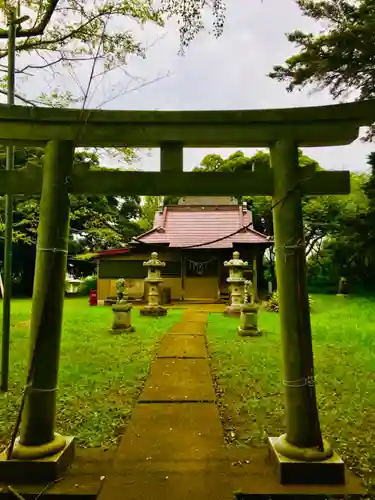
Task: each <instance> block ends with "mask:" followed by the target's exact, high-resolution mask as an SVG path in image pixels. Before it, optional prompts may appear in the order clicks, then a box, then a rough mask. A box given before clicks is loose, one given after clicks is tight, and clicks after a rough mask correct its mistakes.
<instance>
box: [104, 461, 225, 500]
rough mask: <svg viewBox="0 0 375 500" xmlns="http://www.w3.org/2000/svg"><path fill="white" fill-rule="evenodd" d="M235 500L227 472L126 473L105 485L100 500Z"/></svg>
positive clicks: (110, 479) (140, 470) (221, 470)
mask: <svg viewBox="0 0 375 500" xmlns="http://www.w3.org/2000/svg"><path fill="white" fill-rule="evenodd" d="M125 499H126V500H139V499H145V500H146V499H147V500H208V499H209V500H233V491H232V489H231V483H230V478H229V475H228V469H227V467H225V466H222V467H219V466H218V468H217V469H216V470H215V469H214V470H211V471H207V470H206V469H205V468H204V467H202V468H201V470H199V471H193V472H192V471H190V472H189V471H179V472H176V471H154V470H151V469H143V468H142V467H140V468H139V469H138V470H131V471H124V473H123V474H121V475H116V476H112V477H110V478H109V479H108V481H106V482H105V484H104V486H103V489H102V491H101V493H100V495H99V500H125Z"/></svg>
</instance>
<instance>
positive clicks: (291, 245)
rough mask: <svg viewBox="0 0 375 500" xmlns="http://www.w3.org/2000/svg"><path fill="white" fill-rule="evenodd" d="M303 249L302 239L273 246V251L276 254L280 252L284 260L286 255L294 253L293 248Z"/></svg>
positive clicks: (304, 246) (304, 245)
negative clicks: (281, 245)
mask: <svg viewBox="0 0 375 500" xmlns="http://www.w3.org/2000/svg"><path fill="white" fill-rule="evenodd" d="M301 248H302V249H303V250H305V248H306V244H305V242H304V240H303V239H301V238H300V239H298V240H297V241H296V242H295V243H292V242H291V243H288V244H286V245H284V246H283V247H282V248H280V247H276V248H275V253H276V254H281V255H282V256H283V257H284V261H285V262H286V259H287V258H288V257H291V256H293V255H294V250H299V249H301Z"/></svg>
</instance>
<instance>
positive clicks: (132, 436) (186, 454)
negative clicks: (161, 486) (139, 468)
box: [114, 403, 226, 472]
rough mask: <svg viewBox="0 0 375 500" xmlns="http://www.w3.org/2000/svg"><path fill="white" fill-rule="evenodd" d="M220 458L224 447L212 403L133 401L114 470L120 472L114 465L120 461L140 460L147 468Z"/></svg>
mask: <svg viewBox="0 0 375 500" xmlns="http://www.w3.org/2000/svg"><path fill="white" fill-rule="evenodd" d="M224 457H226V448H225V445H224V435H223V429H222V425H221V421H220V416H219V411H218V409H217V406H216V405H214V404H211V403H180V404H176V403H154V404H137V405H136V406H135V407H134V410H133V415H132V419H131V421H130V422H129V424H128V427H127V428H126V431H125V434H124V435H123V436H122V438H121V440H120V443H119V447H118V452H117V457H116V464H115V466H114V467H115V468H114V472H116V471H117V472H120V471H119V470H118V469H117V464H118V463H120V465H121V463H123V461H128V462H137V461H144V462H145V463H147V464H148V465H150V466H151V467H154V464H156V463H158V462H159V463H160V462H164V463H166V462H170V463H171V464H172V466H171V467H173V468H176V467H177V468H178V467H179V464H181V463H182V464H184V463H185V462H187V461H202V460H205V461H208V460H217V459H219V458H224ZM128 466H129V465H127V467H128ZM183 470H184V469H183Z"/></svg>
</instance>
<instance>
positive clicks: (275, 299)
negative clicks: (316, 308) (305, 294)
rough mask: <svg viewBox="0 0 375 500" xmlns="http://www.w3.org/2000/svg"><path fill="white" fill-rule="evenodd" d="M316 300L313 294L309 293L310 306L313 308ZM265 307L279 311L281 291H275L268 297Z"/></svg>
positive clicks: (268, 309)
mask: <svg viewBox="0 0 375 500" xmlns="http://www.w3.org/2000/svg"><path fill="white" fill-rule="evenodd" d="M313 303H314V301H313V300H312V298H311V296H310V295H309V308H310V309H311V307H312V305H313ZM265 309H266V311H270V312H279V292H273V294H272V295H271V297H270V298H269V299H268V301H267V302H266V304H265Z"/></svg>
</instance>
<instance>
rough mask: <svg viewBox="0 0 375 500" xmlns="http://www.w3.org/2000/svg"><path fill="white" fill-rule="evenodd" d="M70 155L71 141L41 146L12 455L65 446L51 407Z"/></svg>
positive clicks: (57, 352)
mask: <svg viewBox="0 0 375 500" xmlns="http://www.w3.org/2000/svg"><path fill="white" fill-rule="evenodd" d="M73 154H74V146H73V143H72V142H70V141H69V142H68V141H50V142H49V143H48V144H47V146H46V149H45V159H44V166H43V185H42V195H41V203H40V220H39V228H38V243H37V253H36V266H35V277H34V291H33V302H32V313H31V327H30V336H31V353H30V364H31V363H32V365H33V371H32V377H31V383H30V387H29V389H28V391H27V396H26V402H25V408H24V412H23V416H22V422H21V432H20V438H19V440H17V442H16V445H15V448H14V451H13V454H12V456H13V458H21V459H22V458H30V455H32V458H37V457H38V456H39V457H42V456H47V455H52V454H54V453H57V452H58V451H60V450H62V449H63V448H64V446H65V444H66V440H65V438H64V437H63V436H60V435H58V434H56V433H55V410H56V389H57V379H58V368H59V356H60V338H61V328H62V316H63V304H64V290H65V274H66V262H67V253H68V238H69V195H68V181H69V175H70V173H71V169H72V164H73ZM30 450H32V453H30Z"/></svg>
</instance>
